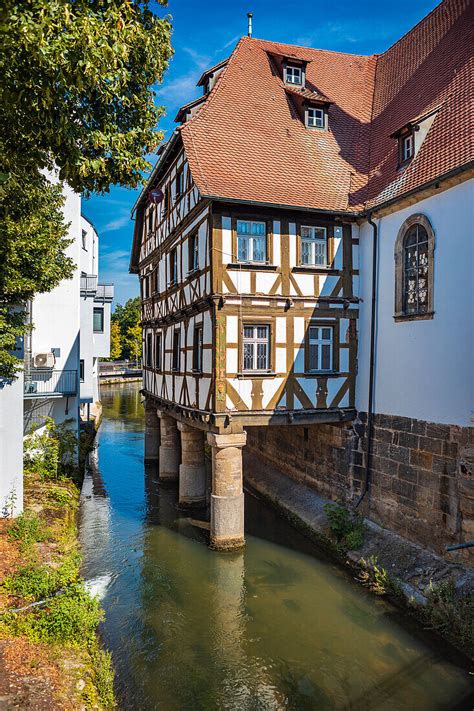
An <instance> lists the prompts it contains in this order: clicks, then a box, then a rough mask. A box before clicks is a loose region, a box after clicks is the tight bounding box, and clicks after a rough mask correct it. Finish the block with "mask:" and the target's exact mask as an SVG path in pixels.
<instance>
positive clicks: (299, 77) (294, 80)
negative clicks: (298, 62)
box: [285, 64, 303, 86]
mask: <svg viewBox="0 0 474 711" xmlns="http://www.w3.org/2000/svg"><path fill="white" fill-rule="evenodd" d="M285 82H286V83H287V84H296V85H298V86H301V84H302V83H303V70H302V68H301V67H295V66H292V65H291V64H287V65H286V67H285Z"/></svg>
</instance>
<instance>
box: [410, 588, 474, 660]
mask: <svg viewBox="0 0 474 711" xmlns="http://www.w3.org/2000/svg"><path fill="white" fill-rule="evenodd" d="M421 611H422V614H423V617H424V619H425V622H426V623H427V624H428V625H429V626H430V627H431V628H433V629H435V630H437V631H438V632H440V633H441V634H443V635H445V636H447V637H448V638H451V639H453V640H454V641H455V642H457V643H460V644H461V647H462V648H463V649H464V651H465V652H466V653H467V654H469V655H471V656H473V655H474V598H473V597H472V596H470V597H463V596H461V595H459V594H457V593H456V586H455V584H454V580H453V579H452V578H448V579H447V580H444V581H443V582H441V583H440V584H439V585H437V586H434V585H433V583H430V590H429V592H428V601H427V604H426V606H425V607H424V608H422V610H421Z"/></svg>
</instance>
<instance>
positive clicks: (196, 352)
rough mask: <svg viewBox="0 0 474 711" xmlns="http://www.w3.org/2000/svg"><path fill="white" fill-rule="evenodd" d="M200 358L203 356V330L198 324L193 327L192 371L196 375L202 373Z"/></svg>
mask: <svg viewBox="0 0 474 711" xmlns="http://www.w3.org/2000/svg"><path fill="white" fill-rule="evenodd" d="M202 356H203V328H202V323H200V324H198V325H197V326H195V327H194V341H193V370H194V372H196V373H202Z"/></svg>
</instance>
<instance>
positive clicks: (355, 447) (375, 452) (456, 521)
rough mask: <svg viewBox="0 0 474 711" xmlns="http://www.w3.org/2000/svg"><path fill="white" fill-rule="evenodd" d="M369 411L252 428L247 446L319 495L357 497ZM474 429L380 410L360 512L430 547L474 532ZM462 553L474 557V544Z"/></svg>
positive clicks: (346, 500) (467, 537) (442, 550)
mask: <svg viewBox="0 0 474 711" xmlns="http://www.w3.org/2000/svg"><path fill="white" fill-rule="evenodd" d="M366 422H367V415H366V413H359V416H358V418H357V420H356V421H355V422H354V423H349V424H348V423H344V424H341V425H314V426H312V427H298V426H287V427H267V428H249V429H248V439H247V446H248V448H249V449H250V450H251V451H253V452H254V453H255V454H258V455H259V456H263V457H264V458H265V459H266V460H267V461H268V462H269V463H271V464H273V465H274V466H276V467H278V468H279V470H280V471H282V472H283V473H285V474H287V475H288V476H289V477H291V478H292V479H295V480H296V481H301V482H304V483H305V484H307V485H309V486H311V487H312V488H314V489H315V490H316V491H317V492H318V493H320V494H321V495H323V496H325V497H327V498H331V499H333V500H337V501H341V502H343V503H345V504H351V503H354V502H355V501H356V500H357V498H358V496H359V495H360V492H361V491H362V489H363V485H364V481H365V465H366V458H367V424H366ZM473 432H474V430H473V429H472V428H467V427H458V426H454V425H439V424H433V423H429V422H423V421H421V420H414V419H411V418H407V417H398V416H394V415H380V414H379V415H375V417H374V429H373V440H372V457H371V478H372V486H371V494H370V501H367V500H366V501H364V504H363V506H362V507H361V508H362V511H363V513H364V514H365V515H367V516H369V517H370V518H371V519H373V520H374V521H376V522H377V523H379V524H381V525H382V526H385V527H387V528H390V529H391V530H393V531H396V532H397V533H400V534H401V535H402V536H405V537H406V538H408V539H409V540H411V541H414V542H416V543H419V544H421V545H422V546H424V547H426V548H430V549H432V550H435V551H437V552H438V553H445V547H446V545H448V544H451V543H458V542H464V541H468V540H473V539H474V446H473V445H474V437H473ZM463 557H464V558H465V559H466V561H467V560H471V561H472V559H473V558H474V549H472V548H471V549H470V550H466V551H465V552H464V555H463Z"/></svg>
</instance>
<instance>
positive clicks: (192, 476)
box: [178, 422, 206, 507]
mask: <svg viewBox="0 0 474 711" xmlns="http://www.w3.org/2000/svg"><path fill="white" fill-rule="evenodd" d="M178 430H179V431H180V432H181V464H180V466H179V505H180V506H183V507H191V506H202V505H203V504H205V503H206V464H205V460H204V432H202V431H201V430H198V429H197V428H196V427H192V426H190V425H188V424H185V423H184V422H178Z"/></svg>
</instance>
